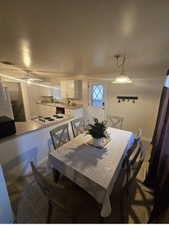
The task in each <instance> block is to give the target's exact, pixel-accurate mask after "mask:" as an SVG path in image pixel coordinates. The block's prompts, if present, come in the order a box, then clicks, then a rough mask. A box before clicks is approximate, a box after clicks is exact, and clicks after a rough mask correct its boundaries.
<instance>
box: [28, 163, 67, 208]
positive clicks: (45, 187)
mask: <svg viewBox="0 0 169 225" xmlns="http://www.w3.org/2000/svg"><path fill="white" fill-rule="evenodd" d="M30 164H31V168H32V172H33V175H34V177H35V180H36V183H37V184H38V185H39V187H40V189H41V191H42V192H43V194H44V195H45V196H46V197H47V198H48V200H50V201H53V200H54V197H55V200H56V197H57V196H58V199H57V201H54V203H55V204H57V205H58V206H59V207H61V208H63V209H64V206H63V204H62V203H61V202H59V199H60V198H61V197H62V196H64V195H65V191H64V187H62V186H59V185H58V184H56V183H54V182H52V181H51V180H49V179H47V178H46V177H44V176H43V175H42V174H41V173H40V172H39V171H38V170H37V169H36V167H35V166H34V164H33V162H30Z"/></svg>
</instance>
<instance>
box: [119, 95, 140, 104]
mask: <svg viewBox="0 0 169 225" xmlns="http://www.w3.org/2000/svg"><path fill="white" fill-rule="evenodd" d="M117 99H118V102H119V103H120V102H125V101H126V100H127V101H128V102H129V101H130V100H131V101H132V102H133V103H135V101H136V100H138V97H137V96H117Z"/></svg>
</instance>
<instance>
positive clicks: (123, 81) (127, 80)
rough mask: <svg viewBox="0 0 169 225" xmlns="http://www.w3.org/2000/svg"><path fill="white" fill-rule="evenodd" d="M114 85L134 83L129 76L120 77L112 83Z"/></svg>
mask: <svg viewBox="0 0 169 225" xmlns="http://www.w3.org/2000/svg"><path fill="white" fill-rule="evenodd" d="M112 83H113V84H128V83H132V80H131V79H130V78H129V77H128V76H119V77H116V78H115V79H114V81H112Z"/></svg>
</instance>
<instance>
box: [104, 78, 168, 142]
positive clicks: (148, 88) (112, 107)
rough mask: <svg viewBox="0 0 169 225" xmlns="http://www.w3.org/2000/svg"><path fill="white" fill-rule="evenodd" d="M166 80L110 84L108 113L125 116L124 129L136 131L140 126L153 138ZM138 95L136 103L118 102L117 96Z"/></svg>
mask: <svg viewBox="0 0 169 225" xmlns="http://www.w3.org/2000/svg"><path fill="white" fill-rule="evenodd" d="M163 82H164V80H162V79H161V80H149V79H147V80H135V81H134V83H133V84H126V85H125V84H121V85H113V84H111V83H110V82H109V85H108V111H107V115H116V116H121V117H123V118H124V124H123V129H125V130H129V131H132V132H134V133H136V132H137V131H138V128H141V129H142V130H143V137H144V138H145V139H147V140H149V141H151V139H152V135H153V131H154V127H155V123H156V118H157V113H158V107H159V101H160V96H161V90H162V87H163ZM118 95H127V96H128V95H129V96H130V95H131V96H138V97H139V99H138V100H137V101H136V103H135V104H133V103H132V102H122V103H118V101H117V98H116V96H118Z"/></svg>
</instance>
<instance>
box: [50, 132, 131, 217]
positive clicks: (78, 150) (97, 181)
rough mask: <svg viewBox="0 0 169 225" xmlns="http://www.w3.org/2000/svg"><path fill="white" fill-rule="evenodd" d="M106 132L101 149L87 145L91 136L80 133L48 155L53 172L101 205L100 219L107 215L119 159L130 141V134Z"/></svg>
mask: <svg viewBox="0 0 169 225" xmlns="http://www.w3.org/2000/svg"><path fill="white" fill-rule="evenodd" d="M107 131H108V133H109V135H110V142H109V143H108V144H107V145H106V147H105V148H103V149H98V148H95V147H93V146H91V145H89V144H87V142H88V141H89V140H90V139H91V136H90V135H86V134H81V135H79V136H77V137H76V138H74V139H72V140H71V141H70V142H69V143H67V144H65V145H63V146H62V147H60V148H59V149H57V150H56V151H55V152H52V153H50V155H49V160H50V162H51V163H52V165H53V167H54V168H55V169H57V170H58V171H59V172H60V173H61V174H63V175H64V176H66V177H68V178H69V179H71V180H72V181H73V182H74V183H76V184H78V185H79V186H80V187H82V188H83V189H84V190H86V191H87V192H88V193H89V194H90V195H92V196H93V197H94V198H95V199H96V201H97V202H98V203H100V204H102V210H101V216H102V217H107V216H109V215H110V213H111V204H110V199H109V196H110V194H111V191H112V189H113V185H114V182H115V180H116V178H117V175H118V171H119V168H120V165H121V162H122V159H123V157H124V156H125V153H126V151H127V150H128V149H129V148H130V147H131V145H132V144H133V141H134V136H133V134H132V133H131V132H128V131H124V130H119V129H115V128H108V129H107Z"/></svg>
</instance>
